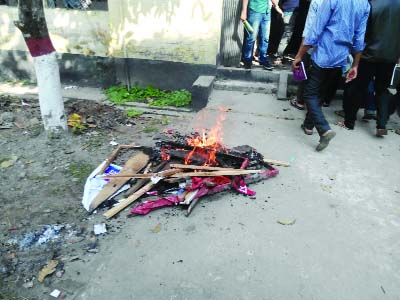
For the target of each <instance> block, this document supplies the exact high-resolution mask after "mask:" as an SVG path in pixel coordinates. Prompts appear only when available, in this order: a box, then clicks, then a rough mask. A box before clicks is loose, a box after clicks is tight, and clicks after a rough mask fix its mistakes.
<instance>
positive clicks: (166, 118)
mask: <svg viewBox="0 0 400 300" xmlns="http://www.w3.org/2000/svg"><path fill="white" fill-rule="evenodd" d="M169 122H170V121H169V118H168V117H167V116H164V117H162V118H161V124H162V125H168V124H169Z"/></svg>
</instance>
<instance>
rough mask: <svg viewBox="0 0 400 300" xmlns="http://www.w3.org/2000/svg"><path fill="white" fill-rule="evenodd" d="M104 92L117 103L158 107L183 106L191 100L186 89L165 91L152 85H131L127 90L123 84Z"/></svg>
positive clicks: (187, 104) (190, 95)
mask: <svg viewBox="0 0 400 300" xmlns="http://www.w3.org/2000/svg"><path fill="white" fill-rule="evenodd" d="M105 93H106V95H107V97H108V99H109V100H110V101H111V102H113V103H117V104H122V103H125V102H130V101H133V102H144V103H148V104H150V105H152V106H158V107H164V106H175V107H184V106H189V105H190V102H191V101H192V94H191V93H190V92H189V91H187V90H178V91H165V90H160V89H156V88H153V87H152V86H147V87H145V88H142V87H132V88H131V89H130V90H129V91H128V88H127V87H125V86H112V87H110V88H108V89H107V90H106V92H105Z"/></svg>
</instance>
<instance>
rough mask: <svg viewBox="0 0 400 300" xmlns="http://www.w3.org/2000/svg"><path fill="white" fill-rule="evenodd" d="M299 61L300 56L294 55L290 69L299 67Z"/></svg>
mask: <svg viewBox="0 0 400 300" xmlns="http://www.w3.org/2000/svg"><path fill="white" fill-rule="evenodd" d="M300 62H301V57H298V56H296V57H295V58H294V61H293V63H292V69H293V70H297V69H298V68H300Z"/></svg>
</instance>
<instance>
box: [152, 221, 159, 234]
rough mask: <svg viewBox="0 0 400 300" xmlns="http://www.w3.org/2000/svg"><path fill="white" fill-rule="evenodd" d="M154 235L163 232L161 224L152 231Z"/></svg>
mask: <svg viewBox="0 0 400 300" xmlns="http://www.w3.org/2000/svg"><path fill="white" fill-rule="evenodd" d="M151 231H152V232H153V233H159V232H160V231H161V223H158V224H157V226H156V227H154V228H153V229H152V230H151Z"/></svg>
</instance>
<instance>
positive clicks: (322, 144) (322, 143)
mask: <svg viewBox="0 0 400 300" xmlns="http://www.w3.org/2000/svg"><path fill="white" fill-rule="evenodd" d="M335 136H336V132H334V131H332V130H329V131H328V133H327V134H326V135H322V136H321V138H320V139H319V144H318V146H317V148H316V149H315V150H317V151H322V150H324V149H325V148H326V147H328V145H329V142H330V141H331V140H332V139H333V138H334V137H335Z"/></svg>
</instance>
